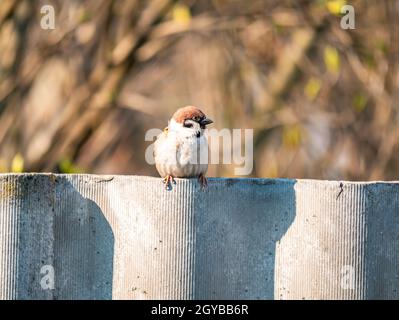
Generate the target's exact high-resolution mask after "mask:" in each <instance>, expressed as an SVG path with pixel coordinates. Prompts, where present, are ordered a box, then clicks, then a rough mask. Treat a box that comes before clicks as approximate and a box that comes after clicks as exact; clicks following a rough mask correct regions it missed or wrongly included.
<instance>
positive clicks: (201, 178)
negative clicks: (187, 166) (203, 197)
mask: <svg viewBox="0 0 399 320" xmlns="http://www.w3.org/2000/svg"><path fill="white" fill-rule="evenodd" d="M198 181H199V183H200V185H201V190H202V191H204V190H205V189H206V187H207V186H208V179H207V178H206V177H205V175H203V174H200V175H199V176H198Z"/></svg>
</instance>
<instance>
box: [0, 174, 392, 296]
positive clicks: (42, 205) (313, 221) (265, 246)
mask: <svg viewBox="0 0 399 320" xmlns="http://www.w3.org/2000/svg"><path fill="white" fill-rule="evenodd" d="M398 220H399V183H354V182H344V183H343V184H342V185H340V183H339V182H328V181H313V180H280V179H276V180H275V179H210V181H209V187H208V189H207V190H206V191H205V192H202V191H201V190H200V188H199V186H198V184H197V182H196V180H193V179H191V180H185V179H178V180H177V184H176V185H174V186H173V190H172V191H166V190H165V189H164V188H163V185H162V182H161V179H160V178H150V177H138V176H95V175H54V174H20V175H17V174H3V175H0V298H1V299H382V298H386V299H398V298H399V292H398V289H399V270H398V269H399V224H398Z"/></svg>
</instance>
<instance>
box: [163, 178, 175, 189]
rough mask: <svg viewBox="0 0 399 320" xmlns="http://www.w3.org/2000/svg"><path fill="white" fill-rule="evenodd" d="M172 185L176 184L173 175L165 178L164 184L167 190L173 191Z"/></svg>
mask: <svg viewBox="0 0 399 320" xmlns="http://www.w3.org/2000/svg"><path fill="white" fill-rule="evenodd" d="M172 183H173V184H176V181H175V179H174V178H173V176H171V175H167V176H166V177H165V178H163V184H164V185H165V189H166V190H172Z"/></svg>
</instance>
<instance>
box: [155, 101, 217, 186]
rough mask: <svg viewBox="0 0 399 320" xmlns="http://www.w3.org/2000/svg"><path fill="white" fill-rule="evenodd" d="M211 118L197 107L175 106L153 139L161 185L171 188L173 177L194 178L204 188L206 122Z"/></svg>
mask: <svg viewBox="0 0 399 320" xmlns="http://www.w3.org/2000/svg"><path fill="white" fill-rule="evenodd" d="M211 123H213V121H212V120H211V119H209V118H207V117H206V115H205V113H203V112H202V111H201V110H200V109H199V108H197V107H194V106H186V107H183V108H180V109H178V110H177V111H176V112H175V113H174V114H173V116H172V118H171V119H170V120H169V121H168V126H167V127H166V128H165V129H164V130H163V131H162V132H161V133H160V134H159V135H158V136H157V139H156V140H155V143H154V160H155V166H156V169H157V171H158V173H159V175H160V176H161V177H163V183H164V185H165V189H169V190H170V189H172V183H173V184H176V181H175V179H174V178H193V177H196V178H198V181H199V183H200V185H201V189H202V190H204V189H205V188H206V187H207V185H208V181H207V179H206V177H205V174H206V172H207V170H208V141H207V138H206V137H205V135H204V132H205V129H206V126H207V125H209V124H211Z"/></svg>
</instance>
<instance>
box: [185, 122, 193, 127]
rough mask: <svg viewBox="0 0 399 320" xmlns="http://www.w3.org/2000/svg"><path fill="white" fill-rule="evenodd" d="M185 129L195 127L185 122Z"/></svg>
mask: <svg viewBox="0 0 399 320" xmlns="http://www.w3.org/2000/svg"><path fill="white" fill-rule="evenodd" d="M183 126H184V127H185V128H192V127H193V124H192V123H190V122H184V125H183Z"/></svg>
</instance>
